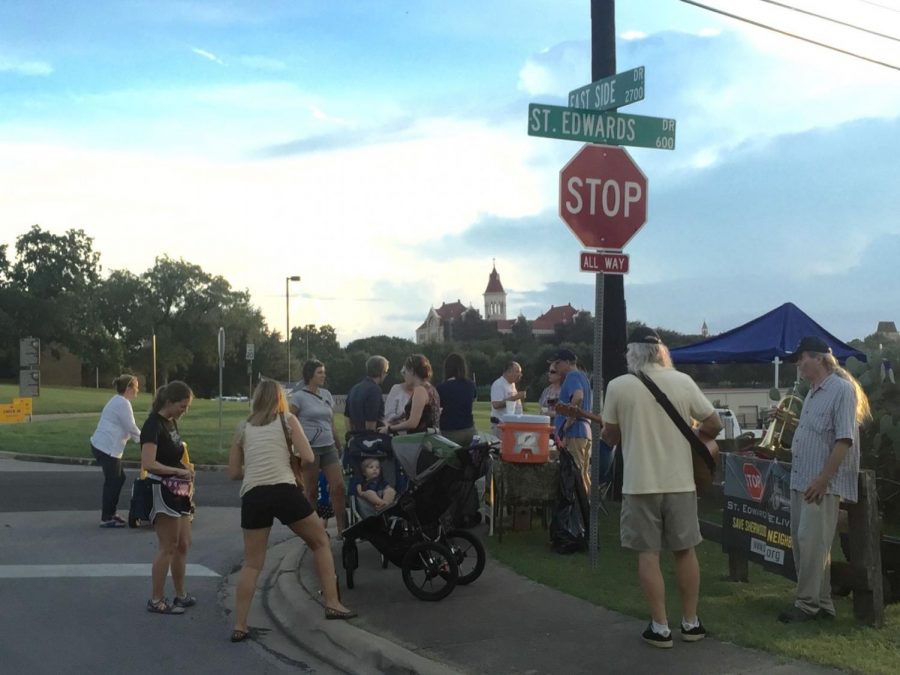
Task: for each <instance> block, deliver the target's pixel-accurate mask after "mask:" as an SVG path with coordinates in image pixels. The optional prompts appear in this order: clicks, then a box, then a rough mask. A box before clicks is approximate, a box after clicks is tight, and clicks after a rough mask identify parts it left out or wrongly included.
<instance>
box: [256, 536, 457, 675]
mask: <svg viewBox="0 0 900 675" xmlns="http://www.w3.org/2000/svg"><path fill="white" fill-rule="evenodd" d="M266 558H267V560H266V569H265V571H264V573H267V575H266V584H265V588H266V593H265V598H264V604H265V608H266V611H267V612H268V614H269V616H270V618H271V619H272V621H273V622H274V623H275V624H276V625H277V626H278V628H279V629H280V630H281V631H282V632H283V633H285V634H286V635H287V636H289V637H290V638H291V639H292V640H294V641H296V643H297V644H298V646H300V647H302V648H303V649H306V650H308V651H309V652H310V653H312V654H313V655H314V656H315V657H316V658H318V659H321V660H322V661H324V662H326V663H328V664H329V665H331V666H333V667H334V668H337V669H340V670H343V671H345V672H348V673H360V674H363V673H372V674H373V675H374V674H377V673H392V675H393V674H397V675H400V674H404V673H410V674H413V673H421V674H422V675H459V672H460V671H458V670H454V669H451V668H448V667H446V666H444V665H442V664H440V663H437V662H435V661H432V660H430V659H428V658H426V657H424V656H421V655H419V654H416V653H415V652H413V651H411V650H409V649H406V648H405V647H403V646H401V645H398V644H396V643H394V642H391V641H390V640H386V639H385V638H383V637H381V636H379V635H375V634H373V633H370V632H368V631H366V630H365V629H363V628H362V627H360V626H359V625H357V622H359V621H360V619H353V620H351V621H328V620H326V619H325V617H324V610H323V606H322V604H321V602H320V601H319V594H318V588H317V587H318V584H317V583H316V587H315V588H314V587H313V586H312V585H311V584H309V583H307V579H308V577H309V575H310V574H311V573H312V570H311V569H309V570H304V566H305V565H308V566H311V565H312V560H311V558H312V555H311V554H310V552H309V549H308V548H307V547H306V545H305V544H304V543H303V542H302V540H300V539H297V538H295V539H291V540H289V541H286V542H284V543H282V544H278V545H276V546H273V547H272V548H271V549H269V552H268V554H267V556H266ZM304 575H305V576H306V577H307V579H304Z"/></svg>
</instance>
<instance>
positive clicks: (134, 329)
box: [0, 225, 770, 398]
mask: <svg viewBox="0 0 900 675" xmlns="http://www.w3.org/2000/svg"><path fill="white" fill-rule="evenodd" d="M8 253H11V256H10V255H8ZM636 325H639V324H638V323H636V322H629V326H628V329H629V330H631V329H632V328H633V327H634V326H636ZM219 327H223V328H224V329H225V334H226V341H225V354H224V361H225V368H224V371H223V384H224V393H225V394H226V395H231V394H240V393H247V389H248V385H249V380H250V377H249V374H248V362H247V361H246V359H245V356H246V351H247V345H248V343H252V344H253V345H254V352H255V353H254V360H253V362H252V368H253V380H254V381H256V380H257V379H258V377H259V376H260V375H263V376H268V377H273V378H277V379H284V378H285V377H286V374H287V350H286V348H285V343H284V336H283V334H281V333H279V332H278V331H276V330H271V329H270V328H269V327H268V326H267V324H266V322H265V319H264V318H263V316H262V313H261V312H260V310H259V308H258V307H256V306H254V305H253V304H252V302H251V298H250V295H249V293H248V292H247V291H241V290H236V289H233V288H232V287H231V285H230V284H229V282H228V281H227V280H226V279H225V278H224V277H221V276H216V275H211V274H209V273H207V272H205V271H204V270H203V269H202V268H201V267H200V266H198V265H196V264H193V263H191V262H188V261H185V260H183V259H178V260H175V259H172V258H170V257H168V256H165V255H163V256H160V257H157V258H156V259H155V261H154V264H153V266H152V267H150V269H148V270H146V271H144V272H142V273H139V274H138V273H135V272H133V271H131V270H129V269H115V270H112V271H110V272H109V273H108V274H106V275H104V274H103V269H102V266H101V264H100V254H99V253H98V252H97V251H95V250H94V248H93V239H92V238H91V237H90V236H88V235H87V234H86V233H85V232H84V231H83V230H80V229H72V230H68V231H67V232H65V233H64V234H60V235H58V234H53V233H52V232H49V231H46V230H44V229H42V228H41V227H40V226H38V225H34V226H33V227H32V228H31V229H30V230H28V232H26V233H25V234H23V235H21V236H19V237H17V239H16V242H15V250H14V251H13V252H8V251H7V246H6V245H3V246H0V378H3V379H7V380H14V379H15V378H16V377H17V373H18V358H19V356H18V349H19V339H20V338H22V337H27V336H33V337H37V338H40V339H41V342H42V344H43V345H45V346H48V347H49V348H50V349H51V351H52V350H55V349H58V348H59V347H65V348H66V349H67V350H69V351H70V352H71V353H72V354H74V355H75V356H77V357H78V358H79V359H81V361H82V363H83V371H84V372H83V380H84V381H85V382H93V381H94V373H95V372H97V371H99V373H100V374H101V382H108V381H109V380H111V379H112V377H114V376H115V375H116V374H118V373H119V372H123V371H128V372H134V373H135V374H137V375H140V376H142V377H144V378H145V381H146V382H147V383H148V385H149V383H150V382H152V350H151V341H152V338H153V336H154V335H155V336H156V348H157V378H158V382H159V383H164V382H166V381H169V380H172V379H183V380H185V381H187V382H189V383H190V384H191V386H192V387H193V388H194V389H195V391H196V392H197V393H198V395H201V396H212V395H215V394H216V393H218V342H217V335H218V330H219ZM593 330H594V322H593V317H592V316H591V313H590V312H586V311H583V312H579V313H578V314H577V315H576V316H575V318H574V320H573V321H572V323H570V324H560V325H558V326H556V328H555V331H554V334H553V335H551V336H535V335H534V334H533V333H532V331H531V328H530V326H529V324H528V322H527V321H526V320H525V319H524V317H519V318H518V319H517V320H516V321H515V322H514V324H513V327H512V332H511V333H510V334H501V333H498V332H497V329H496V324H494V323H493V322H489V321H485V320H484V319H483V318H482V316H481V313H480V312H478V311H477V310H475V311H470V312H467V313H465V314H464V315H463V317H462V318H461V320H459V321H457V322H454V323H452V324H450V325H449V326H448V327H447V328H446V331H445V335H444V339H445V341H444V342H442V343H437V344H428V345H417V344H415V343H414V342H412V341H411V340H407V339H403V338H398V337H388V336H385V335H380V336H374V337H368V338H364V339H360V340H354V341H352V342H350V343H349V344H347V345H346V346H345V347H341V346H340V344H339V342H338V336H337V333H336V331H335V329H334V328H333V327H332V326H330V325H327V324H324V325H318V326H317V325H315V324H309V325H305V326H296V327H293V328H292V329H291V335H290V340H291V349H290V352H291V355H292V359H291V360H292V363H291V372H292V374H294V376H295V379H298V378H299V374H300V372H301V367H302V362H303V361H304V360H305V359H306V357H307V355H308V356H309V357H311V358H317V359H319V360H321V361H323V362H324V363H325V364H326V368H327V370H328V385H326V386H328V387H329V388H330V389H331V390H332V391H334V392H335V393H346V391H348V390H349V388H350V387H351V386H352V385H353V384H354V383H355V382H357V381H358V380H359V379H360V378H361V377H362V375H363V373H364V369H365V361H366V359H367V358H368V357H369V356H370V355H372V354H382V355H384V356H386V357H387V358H388V359H389V360H390V361H391V364H392V367H391V371H390V373H389V375H388V379H387V385H391V384H393V383H395V382H398V381H399V379H400V378H399V371H400V366H401V365H402V363H403V361H404V360H405V358H406V357H407V356H408V355H409V354H411V353H415V352H422V353H424V354H425V355H426V356H428V358H429V359H430V360H431V362H432V364H433V366H434V369H435V381H440V380H441V379H442V376H443V373H442V364H443V361H444V359H445V358H446V356H447V354H448V353H450V352H451V351H458V352H460V353H462V354H463V355H464V356H465V357H466V359H467V360H468V362H469V366H470V370H471V371H472V373H473V375H474V377H475V379H476V381H477V383H478V384H479V385H481V386H483V387H487V386H489V385H490V383H491V382H492V381H493V380H494V379H496V378H497V377H499V375H500V374H501V373H502V372H503V369H504V367H505V366H506V364H507V363H508V362H509V361H512V360H515V361H518V362H520V363H521V364H522V366H523V369H524V376H523V381H522V384H521V386H522V387H525V388H528V389H530V390H531V391H532V392H533V396H534V398H536V397H537V395H538V394H539V393H540V390H541V389H542V388H543V387H544V386H546V384H547V381H546V370H547V363H546V361H547V359H548V358H549V356H550V354H551V353H552V352H553V351H554V350H555V349H557V348H559V347H568V348H570V349H572V350H573V351H575V353H577V354H578V355H579V360H580V363H581V364H582V365H583V367H584V368H585V369H587V370H588V371H591V370H592V368H593V353H592V352H593ZM661 332H662V335H663V338H664V340H665V341H666V342H667V344H669V345H670V346H673V347H674V346H679V345H682V344H689V343H691V342H694V341H696V340H698V339H700V336H699V335H683V334H680V333H676V332H673V331H666V330H662V331H661ZM694 369H695V372H693V373H692V374H694V375H695V376H698V378H699V379H700V380H701V381H712V382H714V383H715V382H716V381H722V380H725V381H728V382H730V383H731V384H733V385H734V386H748V385H751V384H759V383H762V385H763V386H768V385H767V382H768V379H767V378H768V377H770V370H769V369H768V367H762V368H760V367H759V366H740V365H738V366H695V367H694ZM710 369H715V370H710Z"/></svg>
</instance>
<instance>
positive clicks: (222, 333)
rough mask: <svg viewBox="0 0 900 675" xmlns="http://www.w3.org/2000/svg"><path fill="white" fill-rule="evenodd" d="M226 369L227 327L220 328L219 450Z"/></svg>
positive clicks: (220, 448) (220, 447) (220, 446)
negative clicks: (223, 382)
mask: <svg viewBox="0 0 900 675" xmlns="http://www.w3.org/2000/svg"><path fill="white" fill-rule="evenodd" d="M224 369H225V329H224V328H221V327H220V328H219V452H221V451H222V393H223V392H222V372H223V371H224Z"/></svg>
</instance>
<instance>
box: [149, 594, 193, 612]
mask: <svg viewBox="0 0 900 675" xmlns="http://www.w3.org/2000/svg"><path fill="white" fill-rule="evenodd" d="M147 611H148V612H152V613H153V614H184V608H183V607H174V606H172V605H170V604H169V601H168V600H166V599H165V598H163V599H162V600H157V601H156V602H153V600H152V599H151V600H148V601H147Z"/></svg>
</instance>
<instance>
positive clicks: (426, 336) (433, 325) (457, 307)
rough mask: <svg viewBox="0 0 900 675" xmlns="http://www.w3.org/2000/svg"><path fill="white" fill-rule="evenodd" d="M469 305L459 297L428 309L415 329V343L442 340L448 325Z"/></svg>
mask: <svg viewBox="0 0 900 675" xmlns="http://www.w3.org/2000/svg"><path fill="white" fill-rule="evenodd" d="M469 309H472V308H471V307H466V306H465V305H464V304H462V303H461V302H460V301H459V299H457V300H456V302H451V303H446V302H445V303H444V304H442V305H441V306H440V307H438V308H437V309H435V308H434V307H432V308H431V309H429V310H428V316H426V317H425V321H423V322H422V325H421V326H419V327H418V328H417V329H416V344H420V345H421V344H425V343H426V342H444V341H445V340H446V339H447V336H448V335H449V333H450V325H451V324H452V323H453V322H455V321H459V320H460V318H462V315H463V314H464V313H465V312H467V311H468V310H469Z"/></svg>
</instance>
